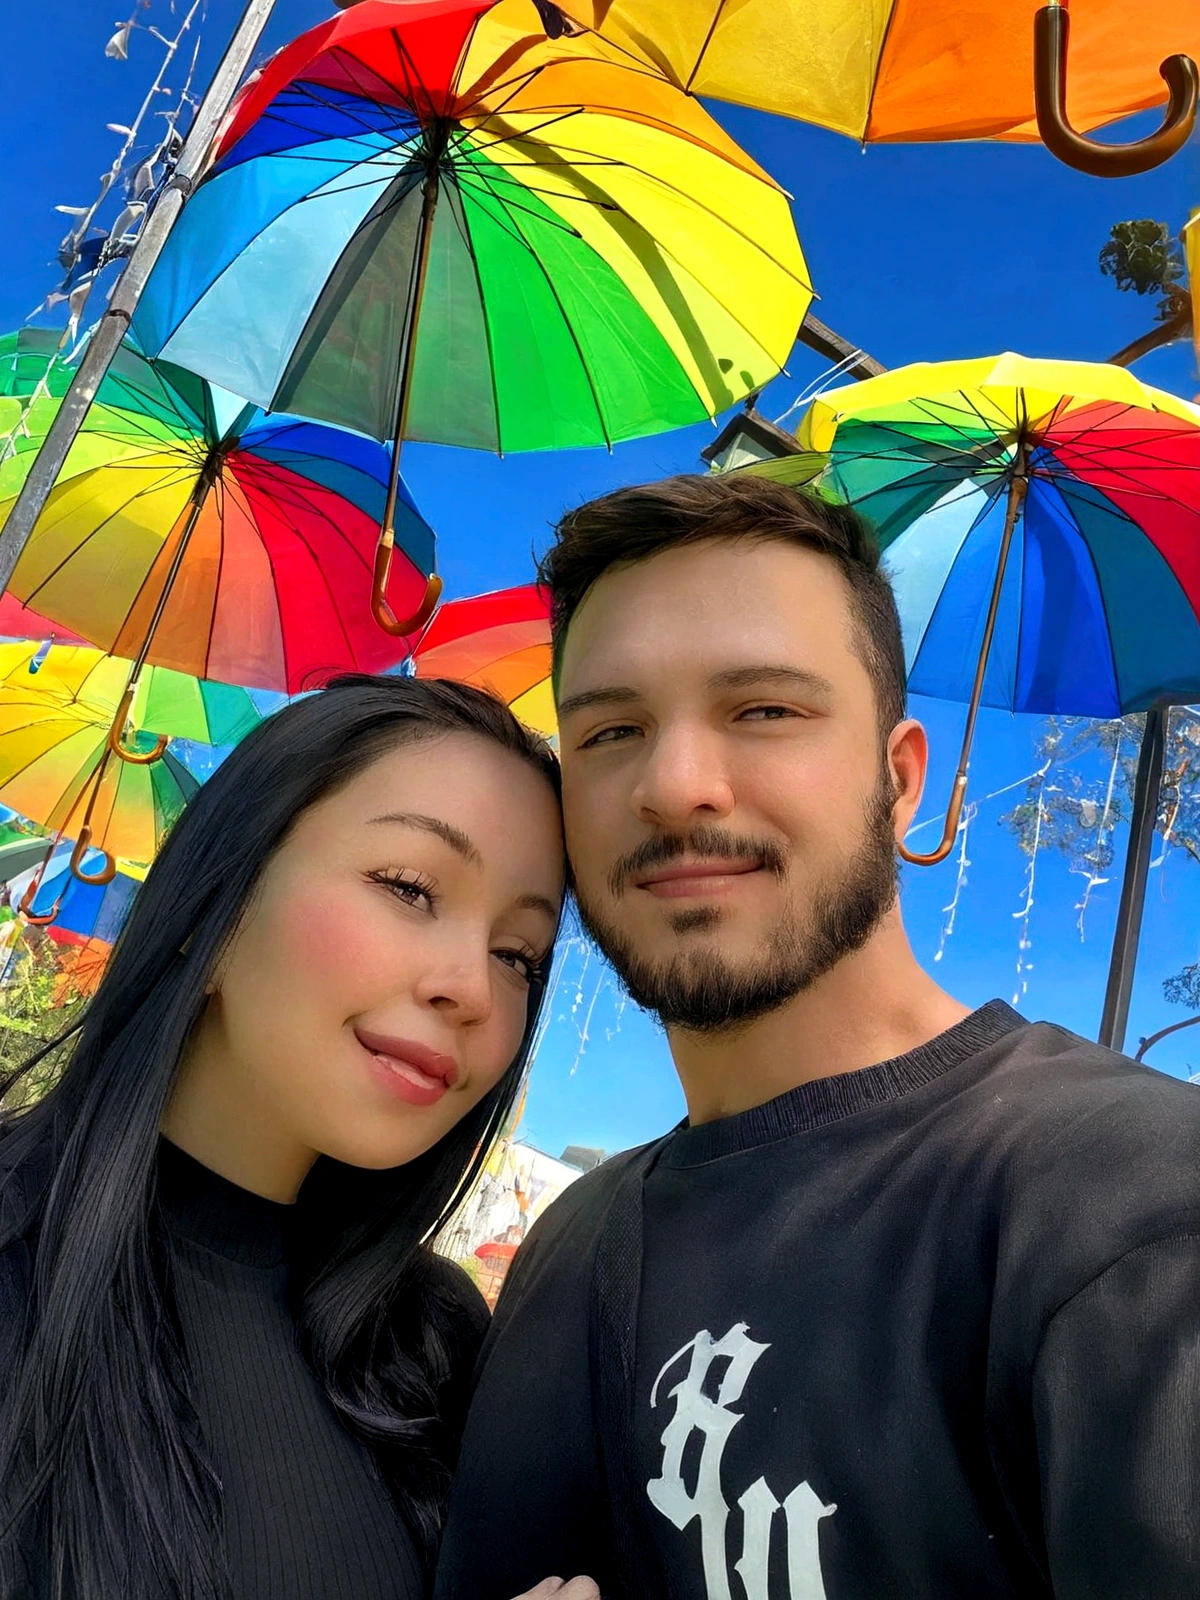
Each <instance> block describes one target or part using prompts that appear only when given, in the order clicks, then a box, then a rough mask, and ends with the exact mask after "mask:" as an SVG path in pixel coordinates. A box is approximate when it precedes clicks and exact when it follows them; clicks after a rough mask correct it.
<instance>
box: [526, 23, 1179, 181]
mask: <svg viewBox="0 0 1200 1600" xmlns="http://www.w3.org/2000/svg"><path fill="white" fill-rule="evenodd" d="M539 9H541V10H542V11H543V13H544V14H545V16H546V17H547V26H548V28H549V30H550V31H551V33H555V32H558V31H560V30H565V31H566V32H568V33H569V32H570V31H571V24H570V23H569V22H567V21H566V18H567V17H569V18H570V19H572V21H573V22H574V23H575V24H576V25H579V26H582V27H584V28H586V29H593V30H595V31H597V32H598V33H599V34H600V36H601V38H602V39H604V40H606V41H607V42H608V43H609V44H610V45H611V46H612V47H613V48H614V50H615V52H616V53H617V54H618V56H620V57H623V58H624V59H626V60H634V61H639V62H642V63H644V64H645V65H647V66H649V67H651V68H653V69H654V70H655V71H657V72H660V73H662V74H663V75H664V76H665V77H667V78H668V79H670V81H671V82H673V83H675V84H677V85H678V86H679V87H681V88H684V89H687V90H688V91H689V92H691V93H692V94H696V95H707V96H711V97H712V98H714V99H718V100H732V101H734V102H735V103H737V104H739V105H748V106H754V107H757V108H758V109H760V110H763V111H773V112H776V113H778V114H780V115H782V116H788V117H798V118H799V119H800V120H801V121H804V122H813V123H816V124H817V125H818V126H820V127H823V128H832V129H834V130H835V131H836V132H838V133H845V134H849V135H850V137H851V138H854V139H859V140H862V141H864V142H884V141H891V140H926V139H984V138H992V139H1017V140H1036V139H1037V138H1038V137H1039V136H1040V137H1041V138H1043V139H1044V140H1045V142H1046V144H1047V145H1048V147H1049V148H1050V149H1051V150H1053V152H1054V153H1055V155H1057V156H1058V157H1059V158H1060V159H1061V160H1064V161H1066V162H1067V163H1068V164H1069V165H1071V166H1076V167H1079V168H1081V169H1082V170H1083V171H1088V172H1093V173H1096V174H1097V175H1100V176H1127V175H1128V174H1129V173H1132V172H1141V171H1146V170H1148V169H1149V168H1150V167H1152V166H1157V165H1159V163H1160V162H1162V161H1165V160H1166V159H1167V158H1168V157H1169V156H1171V155H1173V154H1174V153H1175V151H1176V150H1178V149H1179V148H1180V147H1181V146H1182V144H1183V143H1184V142H1185V140H1186V139H1187V137H1188V135H1189V133H1190V132H1191V129H1192V126H1193V124H1194V122H1195V118H1196V103H1197V82H1198V79H1197V71H1196V66H1195V63H1194V61H1192V60H1191V59H1190V58H1189V57H1188V56H1184V55H1179V54H1176V53H1173V52H1178V51H1180V50H1188V51H1190V52H1192V54H1193V55H1200V0H1157V3H1155V4H1153V5H1143V6H1138V7H1136V8H1134V7H1131V6H1130V4H1129V0H1090V3H1089V4H1087V5H1086V6H1083V5H1080V6H1079V7H1078V8H1077V10H1075V11H1074V12H1072V14H1071V19H1070V22H1071V25H1072V26H1073V29H1074V37H1073V39H1072V40H1071V43H1070V50H1069V54H1068V15H1067V9H1066V5H1065V4H1060V3H1058V0H1053V3H1051V4H1049V5H1046V4H1039V0H953V3H950V0H740V3H739V0H561V10H559V7H558V6H555V5H553V4H550V3H548V0H543V3H542V4H541V5H540V7H539ZM563 13H565V14H566V15H565V16H564V15H563ZM1164 58H1166V59H1164ZM1160 63H1161V66H1160ZM1068 64H1069V73H1068ZM1164 79H1165V80H1166V82H1167V85H1168V87H1169V90H1170V103H1169V106H1168V110H1167V114H1166V118H1165V120H1164V123H1163V126H1162V128H1160V130H1159V131H1158V132H1157V133H1156V134H1154V135H1152V136H1151V137H1150V138H1149V139H1143V140H1140V141H1138V143H1137V144H1136V145H1126V146H1117V147H1114V146H1110V145H1103V144H1099V143H1097V142H1095V141H1093V140H1088V139H1084V138H1082V137H1081V136H1080V135H1079V134H1078V133H1076V132H1075V129H1085V130H1087V129H1093V128H1100V127H1103V126H1104V125H1105V124H1106V123H1109V122H1113V121H1115V120H1116V119H1117V118H1119V117H1124V116H1127V115H1129V113H1130V112H1133V111H1141V110H1145V109H1146V108H1147V107H1149V106H1154V105H1158V104H1159V103H1161V101H1162V99H1163V83H1162V80H1164Z"/></svg>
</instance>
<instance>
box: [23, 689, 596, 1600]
mask: <svg viewBox="0 0 1200 1600" xmlns="http://www.w3.org/2000/svg"><path fill="white" fill-rule="evenodd" d="M563 870H564V869H563V853H562V842H561V827H560V817H559V809H558V773H557V765H556V762H555V760H554V757H553V755H552V753H551V752H550V750H549V749H548V747H547V746H546V745H545V744H544V743H543V742H542V741H541V740H540V739H538V738H536V737H535V736H533V735H531V734H529V733H527V732H526V731H525V730H523V729H522V728H521V726H520V725H519V724H518V723H517V722H516V720H515V719H514V718H513V717H512V716H511V715H510V713H509V712H508V711H507V710H506V709H505V708H504V707H503V706H502V705H501V704H499V702H497V701H495V700H493V699H491V698H490V697H489V696H487V695H484V694H482V693H480V692H478V691H476V690H473V689H470V688H467V687H464V686H462V685H457V684H452V683H441V682H436V683H435V682H430V683H421V682H416V681H413V680H410V679H403V678H368V677H347V678H342V679H340V680H338V681H337V682H335V683H334V684H333V685H331V687H330V688H329V689H327V690H326V691H324V692H323V693H321V694H319V695H316V696H313V697H311V698H309V699H306V700H303V701H300V702H297V703H295V704H293V705H290V706H288V707H287V708H286V709H284V710H283V711H281V712H280V713H279V714H278V715H276V716H274V717H272V718H270V719H269V720H268V721H265V722H264V723H263V724H262V725H261V726H260V727H259V728H257V729H256V730H255V731H254V733H252V734H251V735H250V737H249V738H247V739H246V740H245V742H244V743H243V744H242V745H241V746H240V747H239V748H238V749H237V750H235V751H234V752H233V753H232V755H230V757H229V758H228V760H227V761H226V762H225V763H224V765H223V766H222V767H221V768H220V769H219V770H218V771H217V773H216V774H215V775H214V776H213V777H212V778H211V779H210V780H209V782H208V783H207V784H206V785H205V786H204V788H203V789H202V790H201V791H200V793H199V795H198V796H197V798H196V799H195V800H194V801H193V802H192V804H191V805H190V806H189V807H188V809H187V811H186V812H185V813H184V815H183V816H182V817H181V819H180V820H179V822H178V823H177V825H176V826H175V828H174V830H173V832H172V833H171V835H170V837H169V839H168V840H167V842H166V845H165V846H164V848H163V850H162V853H161V854H160V856H159V858H158V860H157V861H156V862H155V864H154V867H153V868H152V870H151V872H150V874H149V876H148V877H147V879H146V883H145V885H144V887H143V888H142V890H141V892H140V893H139V895H138V898H137V901H136V902H135V904H134V907H133V910H132V913H131V915H130V918H129V922H128V925H127V927H126V929H125V931H124V933H123V934H122V936H121V939H120V940H119V942H118V944H117V948H116V949H115V951H114V952H113V956H112V960H111V963H110V965H109V968H108V972H107V974H106V976H105V978H104V981H103V983H102V984H101V986H100V989H99V991H98V992H97V994H96V996H95V999H94V1000H93V1001H92V1003H91V1005H90V1006H89V1007H88V1010H87V1013H86V1015H85V1017H84V1019H83V1021H82V1023H81V1024H80V1025H79V1028H78V1034H77V1038H76V1040H75V1043H74V1047H73V1050H72V1052H71V1055H70V1059H69V1062H68V1065H67V1067H66V1069H65V1071H64V1073H63V1075H62V1077H61V1080H60V1081H59V1083H58V1084H57V1086H56V1087H55V1088H54V1089H53V1090H52V1091H51V1092H50V1093H49V1094H48V1095H47V1096H45V1098H44V1099H42V1100H40V1101H39V1102H38V1103H36V1104H34V1105H33V1106H32V1107H31V1108H29V1109H26V1110H21V1111H13V1110H10V1111H9V1112H8V1113H7V1114H6V1115H5V1116H4V1117H3V1118H2V1119H0V1593H2V1594H3V1595H4V1596H5V1597H6V1600H10V1597H15V1596H28V1597H30V1600H43V1597H52V1600H60V1597H61V1600H111V1597H113V1596H117V1595H119V1596H121V1597H122V1600H217V1597H220V1600H243V1597H244V1600H276V1597H278V1600H310V1597H311V1600H343V1597H345V1600H350V1597H353V1600H383V1597H387V1600H418V1597H419V1596H421V1595H422V1594H423V1593H424V1591H425V1586H426V1579H427V1575H428V1573H429V1570H430V1568H431V1564H432V1557H433V1554H434V1551H435V1547H436V1542H437V1536H438V1531H439V1527H440V1521H441V1514H442V1507H443V1503H444V1498H445V1494H446V1490H447V1487H448V1483H449V1477H450V1471H451V1466H452V1462H453V1456H454V1451H455V1447H456V1440H457V1434H458V1431H459V1428H460V1425H461V1420H462V1413H463V1410H464V1406H465V1398H466V1385H467V1382H468V1378H469V1374H470V1371H471V1367H472V1364H473V1361H474V1358H475V1354H476V1352H477V1349H478V1345H479V1342H480V1339H481V1337H482V1334H483V1331H484V1326H485V1323H486V1312H485V1310H484V1307H483V1303H482V1300H481V1298H480V1296H479V1295H478V1293H477V1292H476V1291H475V1289H474V1287H473V1286H472V1285H471V1284H470V1282H469V1280H468V1279H467V1278H466V1275H465V1274H464V1273H462V1272H461V1271H460V1270H459V1269H458V1268H456V1267H452V1266H450V1265H449V1264H448V1263H446V1262H444V1261H442V1260H441V1259H440V1258H438V1257H436V1256H435V1255H434V1254H433V1253H432V1252H431V1250H430V1248H429V1246H428V1244H427V1242H426V1241H427V1239H428V1238H429V1236H430V1234H431V1232H433V1231H434V1230H435V1229H436V1227H437V1226H438V1224H439V1222H441V1221H442V1220H444V1219H445V1217H446V1216H447V1214H448V1213H449V1212H450V1211H451V1210H452V1209H453V1208H454V1206H455V1204H456V1202H457V1201H458V1199H459V1198H460V1197H461V1196H462V1194H463V1192H464V1190H465V1188H466V1187H467V1186H468V1185H469V1184H470V1183H471V1181H472V1180H473V1178H474V1177H475V1175H476V1174H477V1173H478V1171H479V1169H480V1167H481V1165H482V1163H483V1161H484V1160H485V1158H486V1155H487V1152H488V1149H489V1146H490V1145H491V1143H492V1141H493V1140H494V1138H495V1137H496V1135H497V1133H498V1131H499V1130H500V1128H501V1126H502V1125H503V1123H504V1121H505V1118H506V1117H507V1116H508V1115H509V1113H510V1111H511V1108H512V1106H513V1103H514V1097H515V1095H516V1093H517V1091H518V1088H519V1085H520V1082H521V1075H522V1070H523V1066H524V1062H525V1056H526V1051H527V1046H528V1041H529V1037H530V1031H531V1028H532V1025H533V1022H534V1019H535V1017H536V1015H537V1010H538V1006H539V1003H540V1000H541V996H542V993H543V990H544V986H545V978H546V969H547V963H548V961H549V959H550V953H551V947H552V944H553V940H554V935H555V930H556V926H557V920H558V914H559V909H560V904H561V895H562V884H563ZM37 1059H38V1058H37V1057H35V1058H34V1062H31V1063H28V1064H27V1066H26V1067H25V1069H23V1070H25V1071H28V1069H29V1067H30V1066H32V1065H34V1064H35V1063H36V1061H37ZM18 1076H20V1074H17V1075H15V1076H14V1078H12V1079H10V1080H9V1081H8V1082H7V1083H4V1084H0V1090H2V1091H5V1092H6V1091H8V1090H11V1089H12V1088H13V1087H14V1083H15V1078H16V1077H18ZM14 1098H15V1097H12V1096H10V1104H11V1103H12V1100H13V1099H14ZM545 1592H546V1593H553V1592H557V1591H556V1590H555V1589H554V1588H553V1587H551V1588H547V1589H546V1591H545ZM563 1592H564V1593H566V1592H567V1591H563ZM571 1592H572V1593H574V1590H572V1591H571ZM593 1592H594V1591H593V1590H592V1589H591V1587H590V1586H586V1587H585V1588H583V1589H580V1590H579V1593H580V1594H581V1595H582V1594H584V1593H593Z"/></svg>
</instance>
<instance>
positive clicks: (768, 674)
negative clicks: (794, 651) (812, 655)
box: [708, 665, 834, 700]
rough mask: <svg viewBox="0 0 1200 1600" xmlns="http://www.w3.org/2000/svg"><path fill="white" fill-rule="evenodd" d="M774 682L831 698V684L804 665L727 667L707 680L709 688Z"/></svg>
mask: <svg viewBox="0 0 1200 1600" xmlns="http://www.w3.org/2000/svg"><path fill="white" fill-rule="evenodd" d="M759 683H775V684H780V685H782V686H785V687H791V688H793V689H803V690H806V691H807V692H808V693H810V694H817V695H819V696H820V697H821V698H822V699H826V700H829V699H832V698H833V693H834V689H833V684H832V683H830V681H829V679H828V678H824V677H822V676H821V674H820V673H819V672H812V671H810V670H809V669H808V668H806V667H780V666H767V665H763V666H754V667H729V668H728V669H727V670H726V671H724V672H715V673H713V675H712V677H711V678H710V679H709V680H708V684H709V688H710V689H752V688H753V687H754V686H755V684H759Z"/></svg>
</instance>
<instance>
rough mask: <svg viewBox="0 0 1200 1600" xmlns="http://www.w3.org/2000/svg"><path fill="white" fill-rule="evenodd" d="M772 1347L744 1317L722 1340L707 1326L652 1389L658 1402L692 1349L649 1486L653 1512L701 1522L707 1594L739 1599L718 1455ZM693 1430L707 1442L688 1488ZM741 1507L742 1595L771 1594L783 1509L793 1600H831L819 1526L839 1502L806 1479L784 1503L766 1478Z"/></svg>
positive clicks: (684, 1522)
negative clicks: (774, 1540) (776, 1530)
mask: <svg viewBox="0 0 1200 1600" xmlns="http://www.w3.org/2000/svg"><path fill="white" fill-rule="evenodd" d="M769 1349H770V1345H765V1344H759V1343H758V1342H757V1341H756V1340H754V1339H751V1338H750V1337H749V1335H748V1332H747V1324H746V1323H744V1322H739V1323H737V1324H735V1326H734V1327H732V1328H730V1330H729V1332H728V1333H727V1334H726V1335H725V1337H724V1338H723V1339H714V1338H713V1336H712V1334H711V1333H709V1331H708V1330H707V1328H705V1329H702V1330H701V1331H700V1332H699V1333H698V1334H697V1335H696V1336H695V1338H694V1339H689V1340H688V1342H687V1344H685V1345H684V1346H683V1347H682V1349H680V1350H677V1351H676V1352H675V1354H674V1355H673V1356H672V1357H671V1358H670V1360H669V1361H667V1362H666V1363H665V1364H664V1366H663V1368H662V1371H661V1372H660V1373H659V1374H658V1377H657V1378H655V1380H654V1387H653V1388H652V1389H651V1391H650V1405H651V1407H652V1408H655V1407H657V1405H658V1388H659V1384H660V1383H661V1382H662V1381H663V1379H664V1378H665V1377H666V1376H667V1374H668V1373H669V1372H670V1371H671V1369H672V1368H673V1367H674V1366H675V1365H676V1364H677V1363H678V1362H679V1361H681V1360H682V1359H683V1357H684V1356H687V1355H689V1354H690V1357H691V1359H690V1361H689V1362H688V1366H687V1370H686V1371H685V1372H684V1375H683V1377H682V1378H681V1379H680V1381H679V1382H678V1383H677V1384H676V1385H675V1387H674V1388H673V1389H672V1390H671V1391H670V1395H669V1398H670V1399H672V1400H674V1402H675V1414H674V1416H673V1417H672V1418H671V1420H670V1422H668V1423H667V1425H666V1427H665V1428H664V1429H663V1434H662V1447H663V1459H662V1469H661V1472H660V1474H659V1476H658V1477H657V1478H652V1479H651V1480H650V1482H649V1483H648V1484H647V1485H646V1493H647V1494H648V1496H649V1498H650V1503H651V1505H652V1506H654V1508H655V1510H656V1511H660V1512H661V1513H662V1514H663V1516H664V1517H666V1518H667V1519H668V1520H669V1521H670V1522H671V1523H672V1524H673V1525H674V1526H675V1527H676V1528H678V1529H679V1530H680V1532H682V1531H683V1530H684V1529H685V1528H687V1527H688V1526H689V1525H690V1524H691V1523H692V1522H695V1521H697V1520H698V1521H699V1523H700V1556H701V1561H702V1564H703V1567H704V1583H705V1589H706V1600H734V1595H733V1588H732V1575H731V1573H730V1571H729V1563H728V1557H727V1553H726V1532H727V1528H728V1523H729V1517H730V1507H729V1504H728V1502H727V1501H726V1499H725V1493H724V1488H723V1486H722V1483H721V1459H722V1457H723V1455H724V1453H725V1446H726V1444H727V1443H728V1441H729V1436H730V1434H731V1433H732V1432H733V1430H734V1428H735V1427H736V1426H737V1424H738V1423H739V1422H740V1421H741V1420H742V1415H743V1413H742V1412H740V1411H734V1410H732V1409H731V1407H732V1406H733V1405H734V1404H735V1403H736V1402H737V1401H738V1400H740V1399H741V1397H742V1391H743V1390H744V1389H745V1387H746V1382H747V1379H748V1378H749V1376H750V1373H751V1370H752V1369H753V1367H754V1364H755V1362H756V1361H758V1359H759V1357H760V1356H761V1355H762V1354H763V1353H764V1351H766V1350H769ZM718 1361H725V1362H726V1363H727V1365H726V1367H725V1370H724V1372H723V1373H722V1374H721V1376H720V1378H719V1380H718V1381H717V1386H716V1399H715V1400H714V1399H711V1398H710V1397H709V1395H707V1394H705V1392H704V1390H705V1384H706V1383H707V1382H708V1381H709V1372H710V1369H712V1367H713V1366H714V1364H715V1363H716V1362H718ZM709 1387H710V1389H711V1387H712V1385H711V1383H709ZM696 1434H699V1435H700V1436H701V1441H702V1442H701V1445H700V1456H699V1464H698V1466H697V1468H696V1475H695V1486H694V1488H693V1489H692V1490H690V1491H689V1489H688V1487H687V1485H686V1484H685V1482H684V1478H683V1461H684V1453H685V1451H686V1450H687V1448H688V1444H689V1442H690V1441H691V1440H692V1439H693V1437H694V1436H695V1435H696ZM737 1507H738V1510H739V1511H740V1512H741V1522H742V1527H741V1533H742V1553H741V1556H740V1558H739V1559H738V1560H737V1561H736V1562H734V1569H733V1570H734V1572H735V1573H736V1574H737V1577H738V1579H739V1580H740V1584H741V1588H742V1590H743V1591H744V1596H745V1600H770V1594H771V1590H770V1562H771V1530H772V1528H773V1526H774V1524H775V1517H776V1514H777V1513H778V1512H780V1511H782V1512H783V1516H784V1522H785V1526H786V1530H787V1582H788V1588H787V1595H788V1600H826V1595H825V1583H824V1579H823V1577H822V1573H821V1556H820V1550H819V1546H818V1540H817V1534H818V1524H819V1522H820V1520H821V1518H822V1517H828V1516H831V1515H832V1514H833V1512H834V1511H836V1510H837V1507H836V1506H835V1505H828V1506H827V1505H825V1504H824V1503H823V1502H822V1500H821V1498H820V1496H819V1495H817V1494H815V1493H814V1491H813V1490H812V1489H811V1488H810V1487H809V1485H808V1484H807V1483H801V1484H799V1485H798V1486H797V1487H796V1488H795V1489H793V1490H792V1492H791V1494H789V1495H788V1496H787V1498H786V1499H785V1500H783V1501H782V1502H781V1501H780V1500H778V1499H777V1498H776V1496H775V1494H774V1493H773V1492H772V1490H771V1489H770V1488H769V1487H768V1485H767V1481H766V1479H765V1478H758V1479H756V1481H755V1482H754V1483H752V1484H751V1485H750V1487H749V1488H748V1489H747V1490H746V1491H745V1493H744V1494H743V1495H742V1496H741V1497H740V1499H739V1500H738V1502H737Z"/></svg>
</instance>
